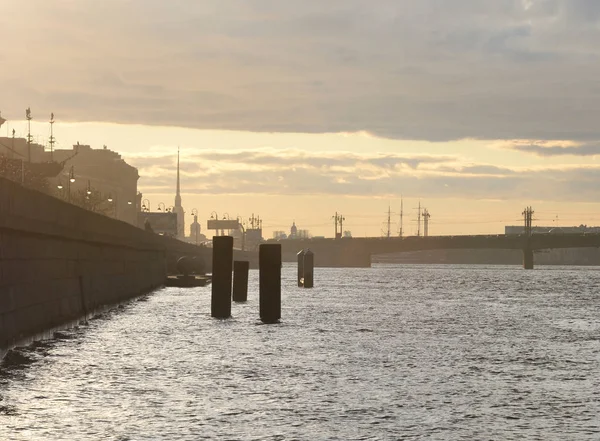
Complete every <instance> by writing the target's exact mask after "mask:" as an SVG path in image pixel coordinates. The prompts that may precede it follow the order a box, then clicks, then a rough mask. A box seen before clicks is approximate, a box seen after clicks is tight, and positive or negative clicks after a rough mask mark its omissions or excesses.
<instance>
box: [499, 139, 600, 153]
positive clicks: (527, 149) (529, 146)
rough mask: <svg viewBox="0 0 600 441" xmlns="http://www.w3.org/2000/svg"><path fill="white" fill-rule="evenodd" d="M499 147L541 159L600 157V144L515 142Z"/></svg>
mask: <svg viewBox="0 0 600 441" xmlns="http://www.w3.org/2000/svg"><path fill="white" fill-rule="evenodd" d="M499 146H501V147H503V148H506V149H510V150H516V151H519V152H523V153H530V154H533V155H536V156H541V157H551V156H596V155H600V143H578V144H573V143H569V142H567V143H565V142H562V143H561V142H556V141H555V142H552V141H550V142H543V141H537V142H526V141H515V142H509V143H500V144H499Z"/></svg>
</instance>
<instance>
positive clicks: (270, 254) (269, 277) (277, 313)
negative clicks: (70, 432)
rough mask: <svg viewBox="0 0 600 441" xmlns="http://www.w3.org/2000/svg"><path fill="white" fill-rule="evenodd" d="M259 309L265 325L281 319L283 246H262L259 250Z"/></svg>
mask: <svg viewBox="0 0 600 441" xmlns="http://www.w3.org/2000/svg"><path fill="white" fill-rule="evenodd" d="M258 263H259V291H260V292H259V309H260V319H261V320H262V322H263V323H277V322H278V321H279V319H280V318H281V244H262V245H260V247H259V249H258Z"/></svg>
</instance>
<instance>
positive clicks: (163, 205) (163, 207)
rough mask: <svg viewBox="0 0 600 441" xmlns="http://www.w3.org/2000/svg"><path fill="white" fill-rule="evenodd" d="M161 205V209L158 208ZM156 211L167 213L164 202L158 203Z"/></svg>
mask: <svg viewBox="0 0 600 441" xmlns="http://www.w3.org/2000/svg"><path fill="white" fill-rule="evenodd" d="M161 205H162V209H161V208H160V206H161ZM158 211H164V212H166V211H167V209H166V207H165V203H164V202H159V203H158Z"/></svg>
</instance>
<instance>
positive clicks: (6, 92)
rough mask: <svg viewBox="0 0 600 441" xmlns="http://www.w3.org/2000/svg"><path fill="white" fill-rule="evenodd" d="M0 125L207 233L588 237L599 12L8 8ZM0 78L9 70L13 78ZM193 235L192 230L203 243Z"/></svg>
mask: <svg viewBox="0 0 600 441" xmlns="http://www.w3.org/2000/svg"><path fill="white" fill-rule="evenodd" d="M1 6H2V8H1V9H2V13H1V14H0V30H2V36H1V37H0V38H2V41H3V44H2V47H1V48H0V63H1V65H2V66H3V69H2V70H1V71H0V111H1V112H2V116H3V117H4V118H6V119H7V120H8V123H7V124H6V125H5V126H3V127H2V130H9V129H10V130H12V128H15V130H16V131H17V134H20V135H23V134H24V133H25V123H24V121H23V119H24V109H25V108H27V107H31V110H32V115H33V118H34V121H35V124H34V126H33V132H34V134H35V135H36V139H37V140H38V141H39V142H41V143H44V142H46V141H47V138H48V131H49V128H48V124H47V120H48V117H49V114H50V112H54V114H55V118H56V120H57V123H56V124H55V136H56V138H57V141H58V142H57V147H59V148H65V147H68V146H70V145H72V144H74V143H76V142H77V141H79V142H81V143H85V144H90V145H92V146H93V147H95V148H101V147H102V145H107V146H108V147H109V148H110V149H112V150H115V151H118V152H119V153H121V154H122V155H123V157H124V158H125V159H126V160H127V161H128V162H130V163H131V164H132V165H134V166H136V167H138V168H139V172H140V175H141V178H140V181H139V187H140V190H141V191H142V192H143V193H144V197H145V198H148V199H149V200H150V201H151V204H152V203H153V204H154V205H157V204H158V203H159V202H164V203H165V204H166V205H167V206H168V205H172V203H173V202H172V200H173V194H174V189H175V169H174V164H175V161H176V152H177V148H178V147H179V148H180V149H181V155H182V156H181V158H182V190H183V204H184V207H185V208H186V211H187V213H188V219H186V220H187V222H188V223H189V221H190V219H189V213H191V210H192V208H196V209H197V210H198V212H199V214H200V218H201V219H207V218H208V217H210V215H211V213H213V212H215V213H217V214H219V216H220V217H222V216H223V215H224V214H225V213H227V214H228V215H229V216H230V217H235V216H238V215H239V216H240V217H242V218H244V219H246V218H248V217H250V216H251V214H252V213H254V214H258V215H260V216H261V218H262V219H263V225H264V229H265V230H266V231H265V236H267V237H268V236H270V234H271V233H272V231H273V230H287V229H289V226H290V225H291V223H292V221H296V224H297V225H298V227H299V228H305V229H309V230H310V231H311V233H312V234H314V235H325V236H332V235H333V220H332V216H333V215H334V214H335V213H336V212H339V213H342V214H343V215H344V217H345V218H346V222H345V224H344V229H347V230H350V231H352V233H353V235H355V236H364V235H369V236H379V235H381V234H382V232H385V231H386V230H387V210H388V206H389V207H390V209H391V211H392V234H397V233H398V227H399V214H400V200H401V198H402V199H403V201H404V204H403V205H404V222H403V227H404V233H405V234H414V233H415V232H416V230H417V224H416V217H417V211H416V209H415V208H416V207H417V206H418V204H419V202H420V203H421V205H422V206H424V207H427V208H428V210H429V212H430V213H431V220H430V232H431V234H469V233H501V232H503V227H504V225H507V224H520V223H521V212H522V211H523V209H524V207H525V206H527V205H532V206H533V208H534V210H535V211H536V214H535V218H536V220H535V221H534V224H537V225H579V224H582V223H583V224H588V225H592V224H600V210H599V208H598V206H597V205H598V204H597V202H598V199H599V198H598V196H599V192H598V188H600V186H599V184H600V182H599V181H600V173H599V172H600V163H599V162H598V154H600V142H599V140H600V124H598V123H597V115H599V114H600V112H599V110H600V99H599V98H600V63H599V61H600V60H599V56H600V2H598V1H597V0H418V1H417V0H377V1H376V2H373V1H369V0H328V1H322V0H319V1H317V0H303V1H292V0H289V1H282V0H243V1H242V0H215V1H212V0H203V1H197V0H172V1H169V2H165V1H159V0H104V1H102V2H98V1H92V0H76V1H75V0H71V1H69V0H55V1H53V2H48V1H40V0H30V1H28V2H21V1H15V0H2V1H1ZM6 66H10V68H6ZM204 225H205V223H204V222H203V226H204Z"/></svg>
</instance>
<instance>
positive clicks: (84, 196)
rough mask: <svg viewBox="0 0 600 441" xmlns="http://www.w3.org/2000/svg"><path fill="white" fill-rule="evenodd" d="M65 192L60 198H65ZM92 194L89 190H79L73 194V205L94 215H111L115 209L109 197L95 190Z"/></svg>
mask: <svg viewBox="0 0 600 441" xmlns="http://www.w3.org/2000/svg"><path fill="white" fill-rule="evenodd" d="M64 191H65V190H64V189H63V190H62V192H63V193H61V194H60V196H59V197H61V198H62V197H64V196H63V194H64ZM90 192H91V193H90V194H88V192H87V190H77V191H75V192H73V193H71V203H72V204H73V205H77V206H78V207H81V208H85V209H86V210H89V211H93V212H94V213H100V214H103V215H105V216H108V215H110V214H111V213H112V211H113V207H112V206H111V204H110V202H108V196H106V195H105V194H103V193H101V192H99V191H98V190H94V189H91V190H90Z"/></svg>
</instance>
